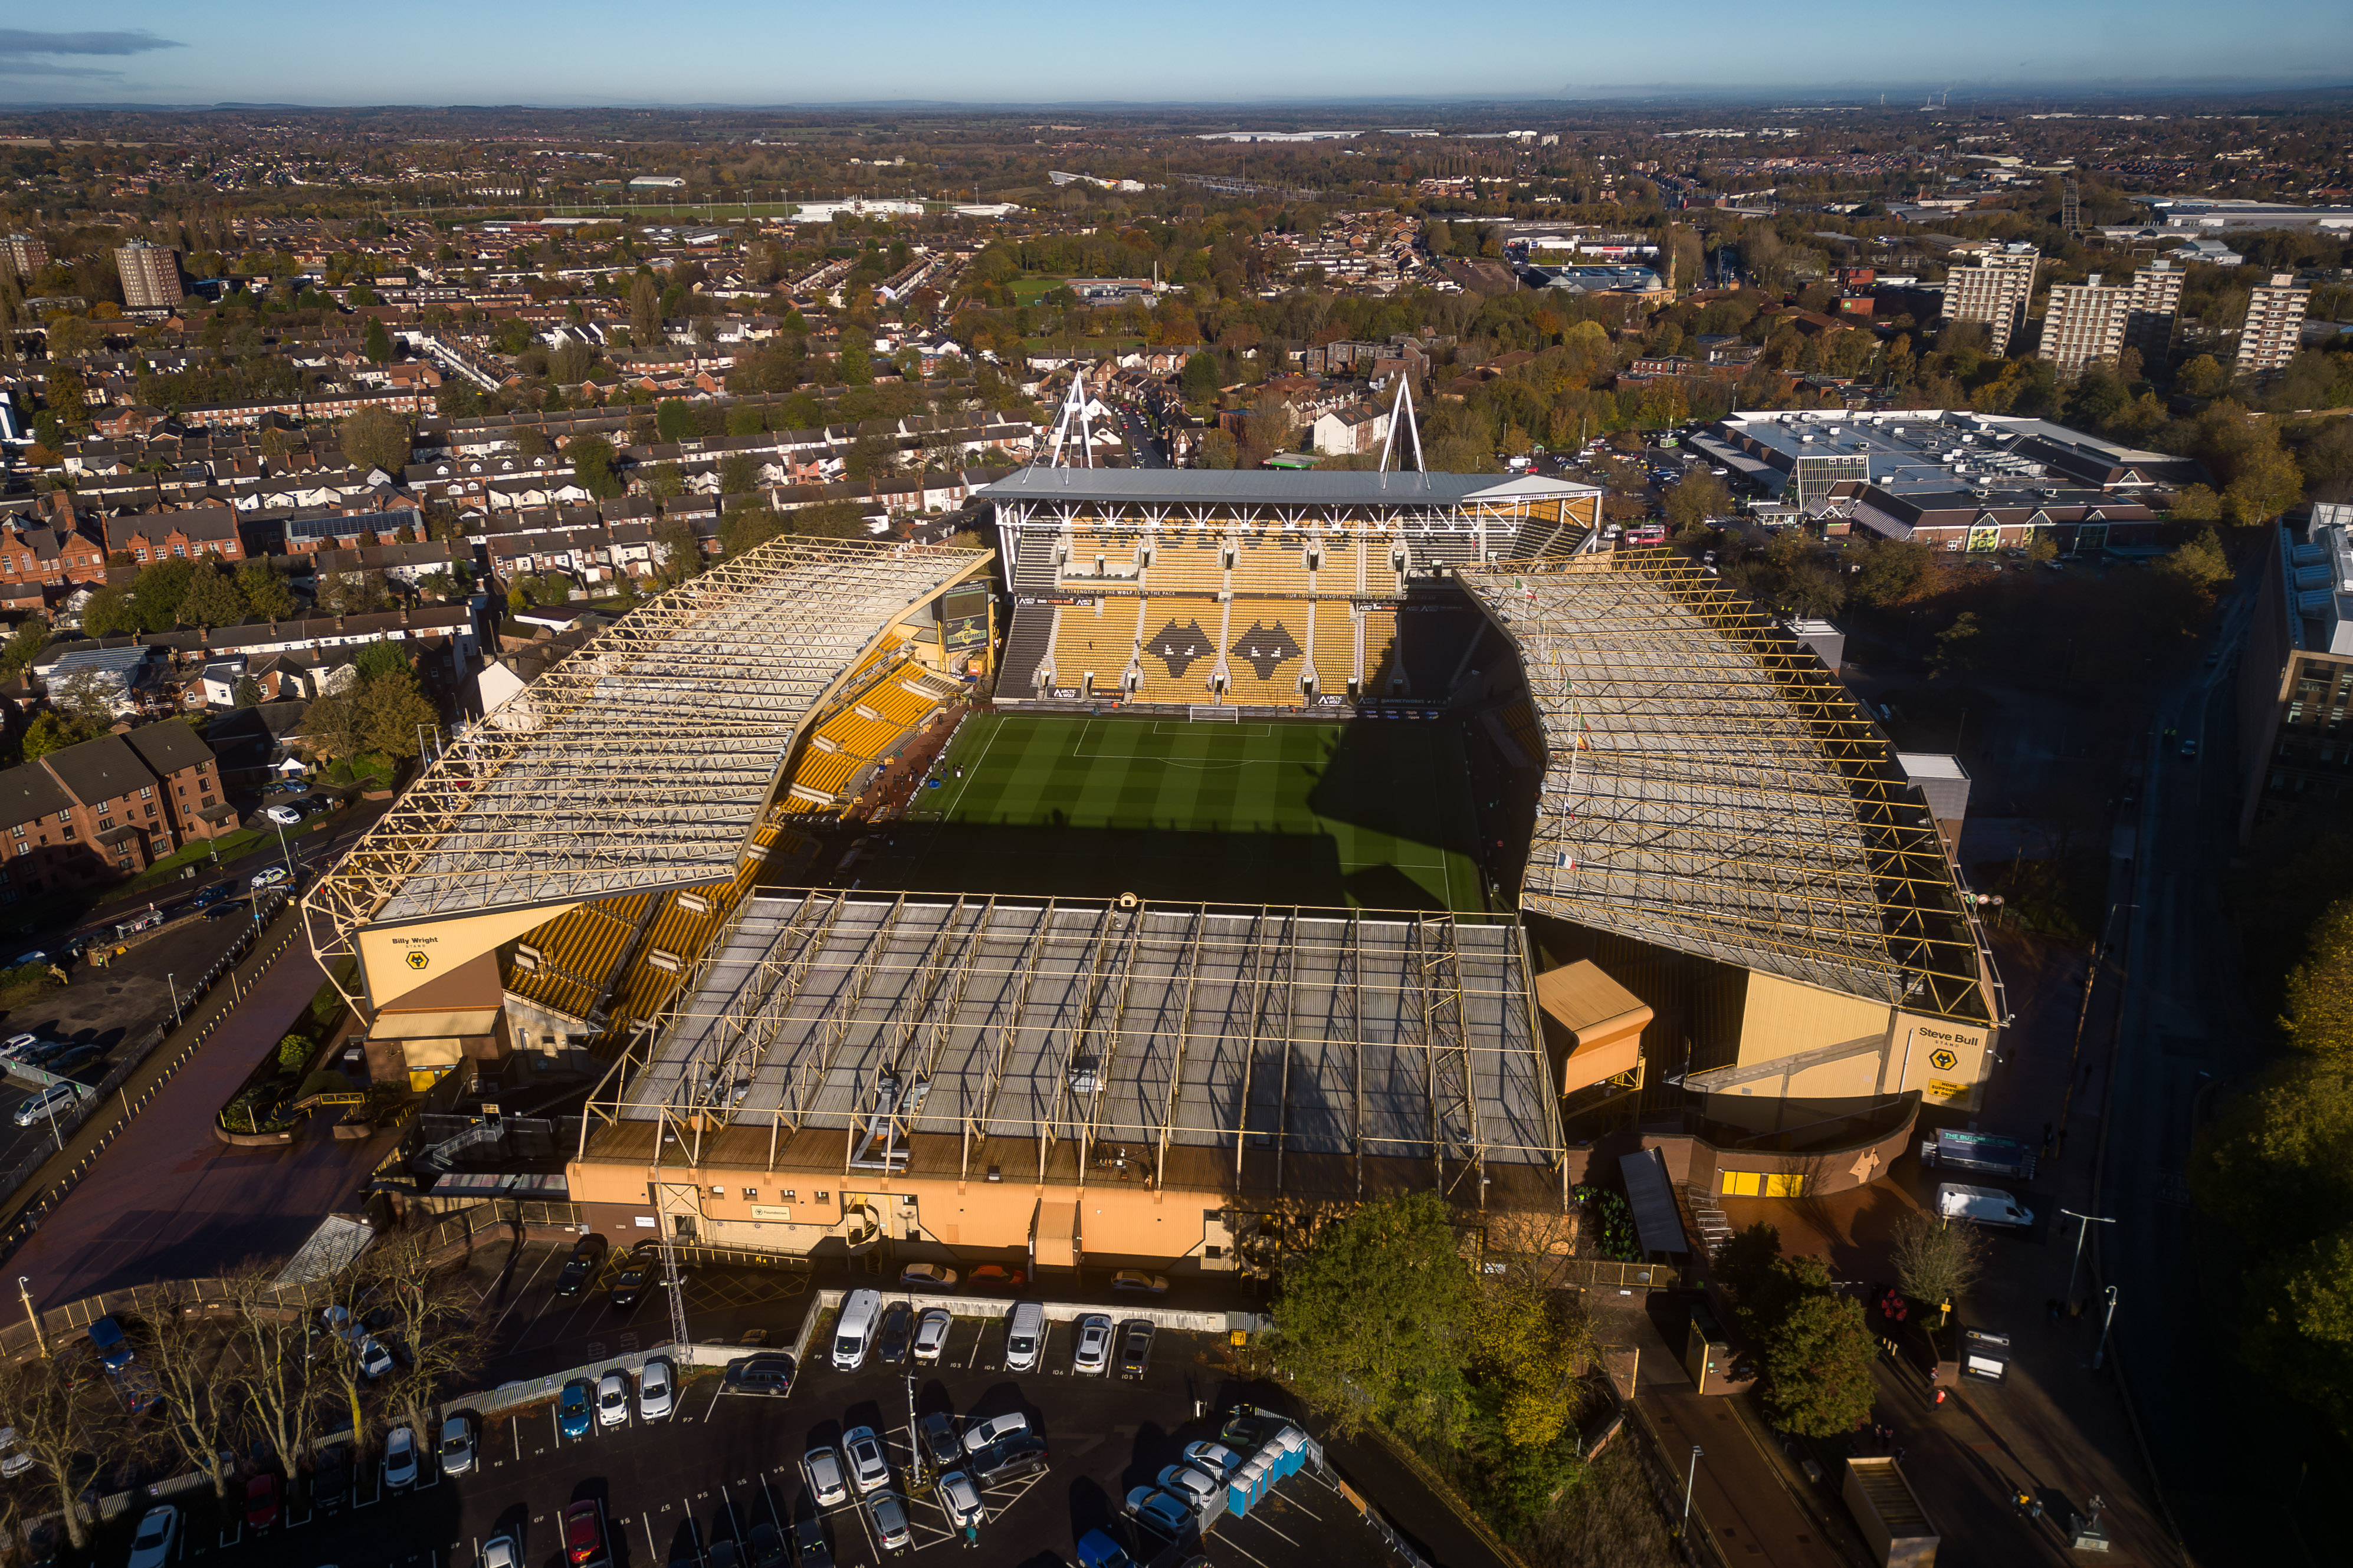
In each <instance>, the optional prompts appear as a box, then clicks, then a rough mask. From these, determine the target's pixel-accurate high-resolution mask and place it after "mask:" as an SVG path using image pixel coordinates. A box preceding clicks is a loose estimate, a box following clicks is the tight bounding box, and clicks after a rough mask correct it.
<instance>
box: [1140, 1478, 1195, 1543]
mask: <svg viewBox="0 0 2353 1568" xmlns="http://www.w3.org/2000/svg"><path fill="white" fill-rule="evenodd" d="M1127 1516H1128V1517H1129V1518H1130V1519H1132V1520H1134V1521H1135V1522H1136V1523H1138V1524H1141V1525H1144V1526H1145V1527H1146V1528H1148V1529H1152V1530H1156V1531H1159V1532H1160V1533H1161V1534H1163V1535H1165V1536H1166V1537H1168V1539H1170V1540H1171V1541H1174V1540H1176V1538H1177V1537H1178V1536H1180V1535H1182V1534H1184V1533H1185V1532H1186V1531H1188V1530H1190V1529H1192V1528H1193V1510H1191V1509H1189V1508H1187V1507H1186V1506H1185V1504H1184V1503H1182V1502H1181V1501H1179V1500H1176V1498H1173V1497H1170V1496H1169V1495H1168V1494H1167V1493H1166V1492H1164V1491H1162V1490H1161V1489H1159V1488H1158V1487H1137V1488H1136V1489H1134V1490H1133V1491H1131V1492H1129V1493H1128V1494H1127Z"/></svg>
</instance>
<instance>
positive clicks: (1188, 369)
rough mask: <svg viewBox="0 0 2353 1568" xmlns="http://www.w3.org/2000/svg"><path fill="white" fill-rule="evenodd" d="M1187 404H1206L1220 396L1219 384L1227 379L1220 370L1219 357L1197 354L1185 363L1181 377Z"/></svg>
mask: <svg viewBox="0 0 2353 1568" xmlns="http://www.w3.org/2000/svg"><path fill="white" fill-rule="evenodd" d="M1178 379H1179V382H1180V384H1182V385H1183V386H1184V388H1185V400H1186V401H1187V403H1206V402H1208V400H1209V399H1210V398H1212V397H1215V396H1216V395H1218V387H1219V384H1220V383H1221V382H1222V381H1223V380H1224V379H1225V378H1224V376H1223V375H1222V374H1220V373H1219V369H1218V357H1217V355H1215V354H1212V353H1197V354H1195V355H1193V356H1192V357H1191V358H1190V359H1188V360H1187V361H1186V362H1185V369H1184V371H1183V373H1182V374H1181V375H1180V376H1179V378H1178Z"/></svg>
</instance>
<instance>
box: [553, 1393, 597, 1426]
mask: <svg viewBox="0 0 2353 1568" xmlns="http://www.w3.org/2000/svg"><path fill="white" fill-rule="evenodd" d="M591 1404H592V1402H591V1401H590V1399H589V1397H588V1385H587V1384H585V1383H567V1384H565V1385H564V1393H563V1394H562V1395H561V1396H560V1397H559V1398H557V1400H556V1402H555V1429H556V1430H557V1431H559V1432H561V1433H563V1434H564V1435H565V1436H567V1437H586V1436H588V1420H589V1410H590V1406H591Z"/></svg>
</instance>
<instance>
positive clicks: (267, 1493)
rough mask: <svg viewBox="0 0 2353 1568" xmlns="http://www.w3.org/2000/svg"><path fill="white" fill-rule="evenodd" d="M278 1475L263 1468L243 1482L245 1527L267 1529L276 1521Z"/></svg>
mask: <svg viewBox="0 0 2353 1568" xmlns="http://www.w3.org/2000/svg"><path fill="white" fill-rule="evenodd" d="M278 1512H279V1510H278V1476H277V1474H276V1472H274V1471H271V1470H264V1471H262V1472H261V1474H259V1475H258V1476H256V1477H254V1478H253V1479H251V1480H249V1481H248V1482H246V1483H245V1527H246V1529H248V1530H268V1529H269V1527H270V1526H271V1525H273V1524H276V1523H277V1522H278Z"/></svg>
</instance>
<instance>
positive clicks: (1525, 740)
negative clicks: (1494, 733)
mask: <svg viewBox="0 0 2353 1568" xmlns="http://www.w3.org/2000/svg"><path fill="white" fill-rule="evenodd" d="M1504 729H1505V730H1506V731H1509V732H1510V734H1511V737H1512V739H1513V740H1514V741H1516V742H1519V747H1520V750H1521V751H1522V752H1525V754H1526V755H1527V757H1528V759H1529V760H1530V761H1531V762H1535V763H1542V762H1543V761H1544V756H1545V737H1544V730H1543V728H1542V726H1540V725H1538V724H1537V722H1536V710H1535V704H1533V703H1531V702H1530V701H1529V700H1527V699H1526V698H1525V697H1522V698H1519V699H1517V700H1514V702H1513V703H1512V705H1511V706H1510V707H1508V708H1506V709H1504Z"/></svg>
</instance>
